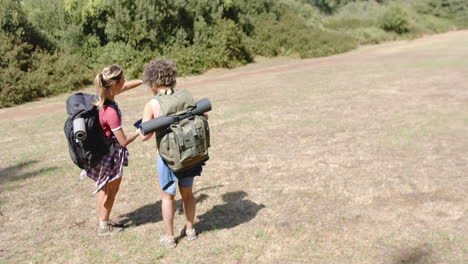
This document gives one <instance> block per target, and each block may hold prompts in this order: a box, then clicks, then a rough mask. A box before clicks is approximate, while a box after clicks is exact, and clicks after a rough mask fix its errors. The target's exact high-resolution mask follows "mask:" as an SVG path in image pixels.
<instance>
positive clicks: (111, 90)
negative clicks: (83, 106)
mask: <svg viewBox="0 0 468 264" xmlns="http://www.w3.org/2000/svg"><path fill="white" fill-rule="evenodd" d="M95 84H96V91H97V95H98V97H99V100H98V101H97V102H96V103H95V105H96V106H97V108H98V110H99V124H100V127H101V130H102V134H103V135H104V136H105V137H106V138H108V139H109V140H110V142H111V143H110V144H111V149H113V151H112V150H111V151H110V153H109V154H107V155H105V156H103V157H102V158H101V160H100V161H99V162H98V163H97V164H96V165H95V166H94V167H93V168H91V169H89V170H83V171H82V173H81V177H86V176H87V177H89V178H91V179H93V180H94V181H95V182H96V190H95V191H94V193H93V194H96V193H97V208H98V215H99V226H98V228H97V235H98V236H110V235H113V234H115V233H118V232H120V231H122V230H123V229H122V227H117V226H116V224H115V223H112V222H111V221H110V220H109V216H110V213H111V210H112V206H113V205H114V200H115V196H116V195H117V192H118V191H119V186H120V182H121V181H122V172H123V167H124V166H127V165H128V150H127V148H126V146H127V145H128V144H130V143H131V142H133V141H134V140H135V138H137V137H138V135H139V132H138V131H136V132H135V133H132V134H131V135H130V136H126V135H125V133H124V131H123V129H122V113H121V111H120V109H119V108H118V105H117V102H115V96H116V95H118V94H120V93H122V92H124V91H127V90H130V89H132V88H135V87H137V86H139V85H141V84H142V81H141V80H133V81H128V82H126V81H125V78H124V72H123V69H122V67H120V66H119V65H116V64H114V65H110V66H107V67H105V68H104V69H103V70H102V71H101V72H100V73H99V74H98V75H97V76H96V78H95Z"/></svg>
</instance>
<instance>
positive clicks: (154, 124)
mask: <svg viewBox="0 0 468 264" xmlns="http://www.w3.org/2000/svg"><path fill="white" fill-rule="evenodd" d="M177 119H178V118H177V117H174V116H160V117H158V118H155V119H152V120H149V121H146V122H144V123H142V124H141V125H140V131H141V132H142V133H143V135H144V136H146V135H147V134H149V133H151V132H154V131H155V130H157V129H160V128H162V127H168V126H170V125H171V124H172V123H174V122H176V121H177Z"/></svg>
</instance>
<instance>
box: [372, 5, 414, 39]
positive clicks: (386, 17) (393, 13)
mask: <svg viewBox="0 0 468 264" xmlns="http://www.w3.org/2000/svg"><path fill="white" fill-rule="evenodd" d="M379 22H380V27H381V28H382V29H383V30H386V31H392V32H395V33H398V34H404V33H408V32H409V31H410V17H409V15H408V12H406V10H405V9H404V8H403V7H402V6H401V5H400V4H396V3H395V4H391V5H390V6H389V7H388V9H387V10H386V11H385V12H384V13H383V14H382V16H381V17H380V18H379Z"/></svg>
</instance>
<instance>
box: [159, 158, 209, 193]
mask: <svg viewBox="0 0 468 264" xmlns="http://www.w3.org/2000/svg"><path fill="white" fill-rule="evenodd" d="M156 168H157V169H158V180H159V186H160V187H161V189H162V190H163V192H165V193H168V194H172V195H175V194H176V182H177V184H178V185H179V187H184V188H189V187H192V186H193V177H194V176H196V175H200V173H201V166H200V171H199V172H198V174H197V173H195V174H193V175H189V176H188V175H184V176H183V177H181V176H180V175H179V177H177V176H176V175H175V174H174V172H173V171H172V170H171V169H170V168H169V167H168V166H167V165H166V163H164V161H163V160H162V158H161V156H160V155H158V161H157V162H156Z"/></svg>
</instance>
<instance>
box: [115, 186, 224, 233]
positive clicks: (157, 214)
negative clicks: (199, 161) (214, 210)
mask: <svg viewBox="0 0 468 264" xmlns="http://www.w3.org/2000/svg"><path fill="white" fill-rule="evenodd" d="M222 186H223V185H216V186H212V187H207V188H202V189H200V190H197V191H196V192H194V195H195V202H196V203H201V202H203V201H204V200H206V199H207V198H208V197H209V196H208V195H206V194H203V193H202V194H200V195H198V196H197V193H199V192H201V191H204V190H208V189H214V188H218V187H222ZM175 208H176V209H175V210H176V213H177V214H179V215H181V214H183V213H184V209H183V203H182V199H179V200H176V202H175ZM120 217H121V218H122V219H121V220H120V221H119V224H121V225H124V226H128V225H136V226H139V225H143V224H146V223H155V222H159V221H162V215H161V200H159V201H157V202H156V203H154V204H148V205H145V206H143V207H141V208H138V209H136V210H135V211H133V212H130V213H128V214H124V215H121V216H120Z"/></svg>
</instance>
